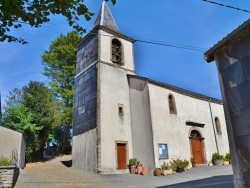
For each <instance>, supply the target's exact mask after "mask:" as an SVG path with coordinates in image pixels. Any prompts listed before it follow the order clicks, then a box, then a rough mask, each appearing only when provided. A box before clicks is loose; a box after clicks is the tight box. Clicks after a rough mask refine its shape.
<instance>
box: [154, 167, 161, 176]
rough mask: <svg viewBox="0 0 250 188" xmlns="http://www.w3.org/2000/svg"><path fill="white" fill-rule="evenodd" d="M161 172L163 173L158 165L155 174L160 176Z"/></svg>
mask: <svg viewBox="0 0 250 188" xmlns="http://www.w3.org/2000/svg"><path fill="white" fill-rule="evenodd" d="M161 173H162V169H161V168H160V167H156V168H155V175H156V176H160V175H161Z"/></svg>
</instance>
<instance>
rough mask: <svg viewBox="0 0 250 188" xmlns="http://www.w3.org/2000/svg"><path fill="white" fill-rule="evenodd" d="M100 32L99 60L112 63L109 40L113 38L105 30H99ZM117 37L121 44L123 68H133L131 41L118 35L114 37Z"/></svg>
mask: <svg viewBox="0 0 250 188" xmlns="http://www.w3.org/2000/svg"><path fill="white" fill-rule="evenodd" d="M99 34H100V44H99V49H101V50H100V51H99V59H100V60H101V61H104V62H107V63H110V64H112V65H114V63H112V61H111V40H112V39H113V38H114V36H113V35H112V34H109V33H107V32H105V31H102V30H99ZM115 38H117V39H119V40H120V41H121V43H122V46H123V63H124V65H123V66H122V67H123V68H126V69H129V70H134V52H133V43H131V42H129V41H127V40H124V39H122V38H119V37H115Z"/></svg>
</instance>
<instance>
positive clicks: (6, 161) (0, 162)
mask: <svg viewBox="0 0 250 188" xmlns="http://www.w3.org/2000/svg"><path fill="white" fill-rule="evenodd" d="M11 165H12V160H11V158H8V157H4V156H1V157H0V166H11Z"/></svg>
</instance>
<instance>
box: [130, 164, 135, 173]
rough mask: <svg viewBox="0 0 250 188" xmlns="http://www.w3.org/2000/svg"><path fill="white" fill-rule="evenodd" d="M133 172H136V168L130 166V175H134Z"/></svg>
mask: <svg viewBox="0 0 250 188" xmlns="http://www.w3.org/2000/svg"><path fill="white" fill-rule="evenodd" d="M135 170H136V166H135V165H132V166H131V167H130V174H135Z"/></svg>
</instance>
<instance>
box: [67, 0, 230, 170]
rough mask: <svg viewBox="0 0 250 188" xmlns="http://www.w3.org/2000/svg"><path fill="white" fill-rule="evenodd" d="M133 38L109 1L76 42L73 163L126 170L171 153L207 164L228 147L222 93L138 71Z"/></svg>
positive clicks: (152, 164)
mask: <svg viewBox="0 0 250 188" xmlns="http://www.w3.org/2000/svg"><path fill="white" fill-rule="evenodd" d="M134 42H135V41H134V40H133V39H132V38H130V37H128V36H126V35H124V34H122V33H121V32H120V31H119V29H118V27H117V24H116V22H115V20H114V18H113V16H112V14H111V11H110V9H109V8H108V6H107V4H106V2H105V1H103V2H102V5H101V8H100V10H99V13H98V15H97V18H96V20H95V24H94V26H93V29H92V30H91V31H90V32H89V33H88V34H87V35H86V36H85V37H84V38H83V39H82V41H81V42H80V43H79V45H78V47H77V49H78V50H77V63H76V76H75V94H74V112H73V146H72V162H73V166H75V167H77V168H82V169H85V170H90V171H94V172H96V173H100V174H119V173H120V174H121V173H128V172H129V170H128V163H129V159H130V158H133V157H136V158H137V159H138V160H139V161H140V162H141V163H142V164H143V165H147V166H148V167H149V169H150V170H154V169H155V167H159V166H161V164H162V163H163V161H166V162H169V161H171V159H177V158H180V159H187V160H190V158H194V159H195V160H196V163H197V164H198V165H207V164H208V163H209V162H210V161H211V158H212V154H213V153H214V152H219V153H220V154H222V155H225V154H226V152H229V146H228V137H227V130H226V123H225V117H224V110H223V105H222V101H221V100H218V99H215V98H211V97H209V96H205V95H201V94H198V93H194V92H192V91H188V90H185V89H182V88H178V87H175V86H172V85H169V84H166V83H161V82H158V81H155V80H152V79H150V78H145V77H141V76H138V75H136V70H135V62H134V46H133V45H134Z"/></svg>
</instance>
